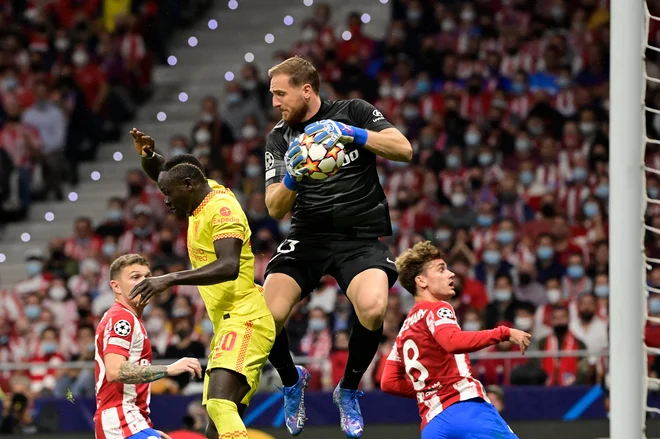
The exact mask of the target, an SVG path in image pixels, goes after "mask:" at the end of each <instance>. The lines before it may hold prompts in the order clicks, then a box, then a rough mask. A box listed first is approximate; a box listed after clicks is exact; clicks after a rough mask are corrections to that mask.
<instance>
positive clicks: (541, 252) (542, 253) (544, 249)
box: [536, 245, 555, 261]
mask: <svg viewBox="0 0 660 439" xmlns="http://www.w3.org/2000/svg"><path fill="white" fill-rule="evenodd" d="M554 254H555V251H554V250H553V249H552V247H548V246H547V245H543V246H541V247H539V248H538V249H536V256H538V258H539V259H541V260H544V261H546V260H548V259H550V258H552V255H554Z"/></svg>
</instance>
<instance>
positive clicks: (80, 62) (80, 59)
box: [71, 50, 89, 67]
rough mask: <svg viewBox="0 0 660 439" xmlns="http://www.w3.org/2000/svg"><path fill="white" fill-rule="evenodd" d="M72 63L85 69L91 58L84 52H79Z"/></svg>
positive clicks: (73, 57)
mask: <svg viewBox="0 0 660 439" xmlns="http://www.w3.org/2000/svg"><path fill="white" fill-rule="evenodd" d="M71 61H73V64H74V65H75V66H76V67H84V66H86V65H87V63H88V62H89V56H88V55H87V54H86V53H85V52H83V51H82V50H78V51H76V52H75V53H74V54H73V56H72V57H71Z"/></svg>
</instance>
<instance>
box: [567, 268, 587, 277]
mask: <svg viewBox="0 0 660 439" xmlns="http://www.w3.org/2000/svg"><path fill="white" fill-rule="evenodd" d="M566 274H568V277H570V278H571V279H580V278H581V277H582V276H584V267H583V266H582V265H569V266H568V268H567V269H566Z"/></svg>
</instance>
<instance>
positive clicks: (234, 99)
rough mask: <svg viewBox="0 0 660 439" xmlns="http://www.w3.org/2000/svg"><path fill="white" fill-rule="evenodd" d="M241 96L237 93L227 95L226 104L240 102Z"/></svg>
mask: <svg viewBox="0 0 660 439" xmlns="http://www.w3.org/2000/svg"><path fill="white" fill-rule="evenodd" d="M241 99H242V98H241V95H240V94H239V93H229V94H228V95H227V102H229V103H230V104H237V103H239V102H241Z"/></svg>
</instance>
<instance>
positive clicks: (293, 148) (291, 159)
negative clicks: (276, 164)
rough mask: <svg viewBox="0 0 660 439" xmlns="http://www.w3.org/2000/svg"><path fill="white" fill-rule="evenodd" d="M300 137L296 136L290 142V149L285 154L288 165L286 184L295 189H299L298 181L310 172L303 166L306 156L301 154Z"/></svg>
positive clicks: (290, 188)
mask: <svg viewBox="0 0 660 439" xmlns="http://www.w3.org/2000/svg"><path fill="white" fill-rule="evenodd" d="M301 152H302V151H301V149H300V139H299V138H298V137H296V138H294V139H293V140H292V141H291V143H289V149H288V150H287V151H286V154H285V155H284V164H285V165H286V175H285V176H284V180H282V183H284V186H286V187H287V189H289V190H292V191H295V190H296V189H298V182H299V181H300V180H302V178H303V176H305V174H307V173H308V172H309V169H307V168H306V167H304V166H302V165H303V161H304V158H303V156H302V154H301Z"/></svg>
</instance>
